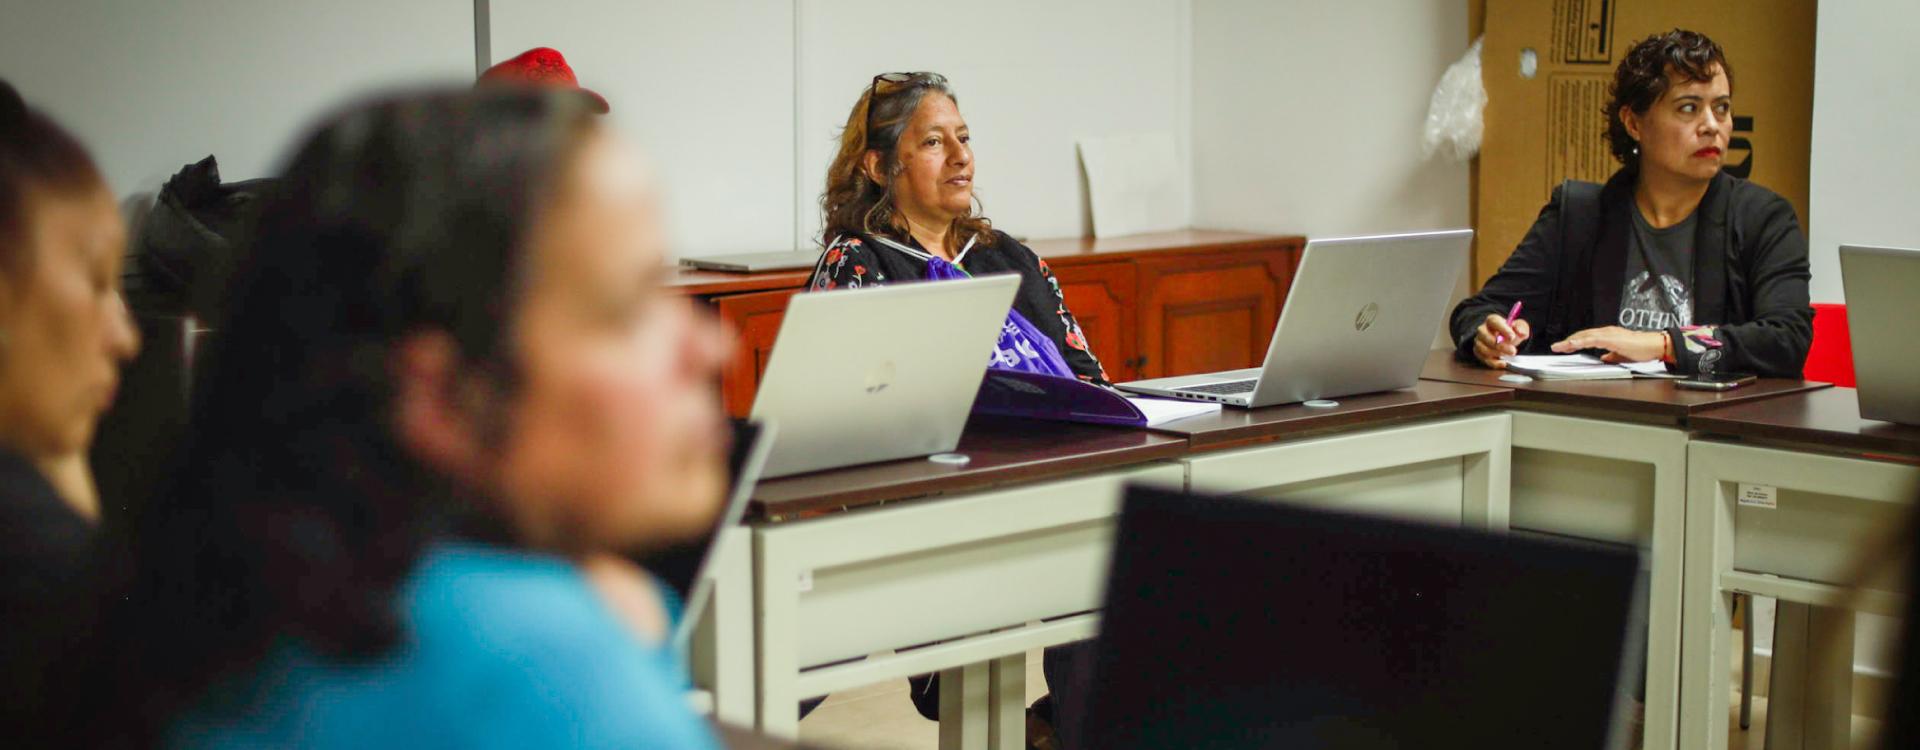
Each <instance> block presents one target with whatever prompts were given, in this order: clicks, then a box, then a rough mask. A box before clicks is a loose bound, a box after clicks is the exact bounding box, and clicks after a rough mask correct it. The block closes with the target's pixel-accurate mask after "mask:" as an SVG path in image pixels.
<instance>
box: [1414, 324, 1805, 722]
mask: <svg viewBox="0 0 1920 750" xmlns="http://www.w3.org/2000/svg"><path fill="white" fill-rule="evenodd" d="M1504 374H1506V373H1504V372H1502V371H1499V370H1493V369H1489V368H1486V367H1482V366H1480V365H1478V364H1468V363H1464V362H1460V361H1459V360H1457V359H1456V358H1455V357H1454V354H1453V352H1452V351H1451V350H1442V351H1435V352H1433V353H1432V354H1430V355H1428V357H1427V361H1426V365H1425V367H1424V369H1422V371H1421V377H1423V378H1426V379H1429V380H1435V381H1443V382H1451V383H1470V384H1475V385H1482V386H1487V387H1495V388H1504V389H1508V390H1511V391H1512V392H1513V396H1514V399H1513V406H1514V407H1515V408H1514V409H1513V410H1512V412H1511V417H1512V420H1513V442H1512V454H1511V455H1512V486H1511V494H1510V508H1511V511H1512V517H1511V518H1510V519H1509V524H1510V526H1511V527H1512V528H1515V529H1525V530H1529V531H1538V532H1545V533H1550V534H1555V535H1560V536H1572V537H1578V538H1584V539H1594V540H1600V541H1607V542H1614V543H1621V544H1633V545H1635V546H1638V547H1640V548H1642V549H1645V550H1647V552H1648V556H1649V558H1650V568H1651V572H1650V578H1649V586H1648V606H1647V619H1648V631H1647V636H1648V637H1647V703H1646V737H1647V747H1649V748H1652V747H1673V746H1674V745H1675V742H1676V741H1677V737H1678V736H1679V732H1680V729H1679V725H1680V723H1681V722H1680V718H1679V716H1680V705H1681V704H1680V697H1679V696H1680V693H1679V691H1680V685H1681V678H1680V672H1681V661H1680V657H1681V648H1680V647H1681V639H1682V627H1681V623H1682V620H1683V614H1682V612H1683V609H1684V605H1683V602H1682V596H1683V594H1684V590H1685V584H1684V581H1685V577H1686V549H1687V547H1686V545H1687V540H1688V523H1689V521H1688V519H1687V507H1688V495H1687V466H1688V461H1687V452H1688V444H1689V442H1690V440H1691V435H1690V433H1689V431H1688V425H1690V424H1693V423H1695V422H1696V421H1697V420H1699V419H1700V418H1702V417H1703V416H1705V415H1711V414H1714V413H1716V412H1717V411H1718V410H1720V409H1726V408H1735V407H1738V406H1740V405H1743V404H1756V403H1758V404H1764V403H1768V402H1770V401H1773V400H1778V399H1791V398H1793V397H1795V396H1797V395H1801V394H1807V393H1817V392H1820V391H1822V390H1825V389H1828V388H1829V387H1830V386H1828V385H1827V384H1825V383H1814V382H1807V381H1800V380H1789V379H1778V378H1763V379H1761V380H1760V381H1758V382H1756V383H1753V384H1751V385H1748V386H1745V387H1742V388H1738V389H1735V390H1732V391H1693V390H1686V389H1682V388H1678V387H1676V386H1675V385H1674V384H1673V382H1672V381H1670V380H1666V379H1658V378H1636V379H1633V380H1604V381H1594V380H1588V381H1569V380H1559V381H1556V380H1534V381H1531V382H1526V383H1512V382H1508V381H1504V380H1501V379H1500V376H1501V375H1504ZM1721 715H1723V716H1724V715H1725V714H1724V713H1723V714H1721ZM1680 745H1681V746H1685V747H1692V746H1694V745H1693V744H1692V743H1690V742H1681V743H1680Z"/></svg>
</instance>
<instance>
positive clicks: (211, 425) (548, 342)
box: [110, 88, 727, 724]
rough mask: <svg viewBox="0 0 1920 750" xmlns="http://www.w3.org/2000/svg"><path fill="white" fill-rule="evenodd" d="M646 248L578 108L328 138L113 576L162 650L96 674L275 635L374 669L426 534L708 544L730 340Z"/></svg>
mask: <svg viewBox="0 0 1920 750" xmlns="http://www.w3.org/2000/svg"><path fill="white" fill-rule="evenodd" d="M663 242H664V238H663V235H662V233H661V230H660V227H659V217H658V206H657V200H656V196H655V194H654V190H653V188H652V186H651V180H650V177H649V176H648V174H647V171H646V169H645V168H644V167H643V165H642V163H641V161H640V160H639V158H638V156H637V154H636V153H635V151H634V150H633V149H632V147H630V146H629V145H628V144H627V143H626V142H624V141H621V140H619V139H618V138H616V137H615V136H613V135H612V134H611V131H609V130H607V129H604V128H601V127H598V126H597V125H596V118H594V117H592V114H591V111H590V109H589V108H588V106H587V103H586V102H585V101H584V100H582V99H581V98H579V97H577V96H572V95H567V94H563V93H559V92H552V91H539V90H532V89H522V88H504V89H482V90H476V91H471V92H443V93H431V94H426V95H420V96H409V97H402V98H394V99H387V100H382V101H377V102H374V103H372V104H368V105H364V106H359V107H354V108H352V109H350V110H348V111H346V112H345V113H344V114H341V115H339V116H337V117H334V118H332V119H330V120H329V121H327V122H326V123H325V124H324V125H323V126H322V127H321V128H320V130H319V131H318V132H316V133H314V134H313V135H312V136H311V137H309V138H308V139H306V141H305V144H304V145H303V146H302V147H301V148H300V149H298V151H297V152H296V153H295V155H294V157H293V159H292V162H291V164H290V165H289V166H288V167H287V169H286V171H285V174H284V186H283V190H282V192H281V193H280V194H278V195H276V196H275V197H274V198H273V199H272V203H271V204H270V205H269V206H268V207H267V208H266V209H265V211H264V213H263V215H262V217H261V220H260V224H259V227H258V229H257V233H256V235H255V237H254V240H253V243H252V248H251V250H250V251H249V254H248V256H247V257H246V259H245V260H243V262H242V265H241V268H240V269H239V271H238V273H237V274H236V276H235V281H234V288H233V290H232V298H231V300H230V301H229V304H228V305H227V306H226V310H227V315H228V317H227V318H226V319H225V320H224V321H222V322H221V323H220V324H219V325H218V331H219V333H218V336H217V338H216V340H215V343H214V345H213V348H212V349H211V350H209V351H208V353H207V358H206V360H205V361H204V364H203V365H202V367H201V369H200V371H199V373H198V375H199V378H198V380H197V382H196V392H195V396H194V417H193V423H192V430H193V435H194V437H193V444H192V445H191V446H190V447H189V448H188V450H187V458H186V461H185V466H184V468H183V471H182V472H181V473H182V476H183V477H184V479H183V481H182V482H181V483H180V484H179V485H178V486H177V487H176V489H175V491H174V492H173V493H172V500H171V502H163V503H155V504H153V508H151V509H150V510H146V511H144V512H142V513H141V514H140V515H139V516H138V517H136V518H135V519H134V520H133V521H132V523H131V528H130V529H129V531H130V533H129V534H128V535H127V538H126V540H125V543H126V544H127V547H125V549H126V550H127V552H128V553H129V554H128V555H127V556H126V558H125V559H126V560H127V561H128V565H127V567H126V568H124V569H117V570H115V571H113V573H114V575H116V576H117V577H118V578H119V580H120V583H119V584H118V585H117V587H116V589H115V590H117V591H119V592H120V593H122V594H131V596H129V597H128V598H126V599H125V600H124V601H116V602H114V603H113V604H112V605H111V606H113V607H115V608H117V609H118V610H119V612H118V614H116V615H113V616H112V619H113V620H114V621H117V622H119V623H122V624H123V625H125V624H126V623H131V622H135V621H139V620H147V621H149V622H151V621H155V620H158V621H160V622H164V623H166V626H167V627H168V628H169V629H170V632H168V633H165V634H160V635H159V636H158V637H157V638H156V636H155V635H154V634H147V635H145V636H144V637H146V638H149V639H154V640H156V642H157V643H159V644H163V645H161V646H157V647H156V648H154V649H153V650H148V651H145V652H144V653H140V654H137V655H136V656H133V657H130V658H131V663H129V662H128V659H121V660H120V661H118V662H114V663H112V664H111V666H110V668H111V669H114V670H115V671H117V672H119V673H126V672H133V673H135V674H137V675H139V676H140V678H141V679H143V680H145V681H147V682H148V684H149V685H155V686H158V685H168V686H172V687H170V688H168V689H170V690H173V691H177V692H185V693H187V694H188V695H191V693H192V690H193V689H195V688H204V687H205V686H206V685H208V684H209V683H210V682H211V681H212V680H214V679H217V678H218V677H220V676H222V675H234V674H236V673H237V672H239V671H241V670H244V669H246V668H247V667H250V666H252V665H254V664H256V663H257V662H258V660H259V659H260V658H261V657H262V656H263V655H264V654H265V653H266V652H267V651H268V649H269V647H270V646H271V645H272V644H273V643H275V642H282V640H280V639H290V640H291V642H295V643H298V644H300V645H302V646H304V647H306V648H309V649H311V650H313V651H315V652H317V653H319V654H321V655H324V656H330V657H338V658H355V657H365V656H370V655H374V654H378V653H380V652H382V651H383V650H384V649H385V648H387V647H389V646H390V645H392V644H393V643H394V642H395V638H396V637H398V635H399V631H398V623H397V622H396V619H395V618H396V613H395V611H394V599H395V590H396V589H397V587H398V586H399V585H400V584H401V583H402V582H403V581H404V579H405V578H406V576H407V575H408V574H409V573H410V571H411V569H412V567H413V566H414V564H415V563H416V561H417V560H418V558H419V556H420V554H421V553H422V551H423V549H424V548H425V547H426V545H427V544H429V543H430V542H431V541H432V540H434V539H435V538H439V537H442V536H447V535H453V536H459V537H462V538H467V539H473V540H478V541H484V542H490V543H495V544H502V545H507V546H515V547H522V548H530V549H534V550H542V551H548V552H552V553H556V554H561V555H566V556H573V557H583V556H585V555H588V554H591V553H594V552H599V551H636V550H641V549H644V548H646V547H648V546H649V545H652V544H654V543H657V542H663V541H667V540H671V539H677V538H680V537H684V536H686V535H689V534H692V533H696V532H697V531H699V530H700V529H702V528H704V527H705V525H706V524H708V523H709V522H710V520H711V518H712V514H713V513H714V512H715V511H716V510H717V507H718V504H719V501H720V497H721V494H722V492H723V488H724V483H725V477H724V461H725V455H726V448H727V446H726V440H727V437H726V433H725V431H724V430H723V427H724V421H723V419H722V417H721V412H720V408H719V405H718V399H717V394H716V388H717V386H716V383H717V376H718V367H719V364H720V362H721V360H722V358H723V356H724V352H723V351H722V349H723V348H724V347H723V345H722V344H719V343H716V342H717V341H719V340H720V338H719V337H718V336H717V335H716V334H718V333H719V331H718V329H717V328H715V327H712V325H711V324H710V323H707V322H704V321H703V320H702V319H700V318H698V317H696V315H695V313H694V311H693V309H692V308H691V306H690V305H689V304H688V303H686V302H685V301H684V300H681V299H678V298H675V297H672V296H670V295H669V294H667V293H666V292H664V291H663V290H661V289H660V288H658V283H657V282H658V281H659V275H660V274H661V273H663V269H664V268H665V263H664V262H663V258H662V254H663V252H664V248H663ZM135 650H136V651H137V650H138V649H135ZM142 698H144V699H147V700H153V698H152V697H151V696H136V697H135V700H139V699H142ZM185 699H186V698H178V699H175V700H185ZM147 707H148V708H149V709H150V710H148V711H146V712H145V714H144V718H145V719H146V720H147V721H148V722H150V723H151V724H159V723H163V722H164V721H165V720H166V715H167V712H168V711H169V710H171V709H177V708H178V706H177V705H172V706H171V707H170V706H169V705H167V704H165V703H164V701H163V702H162V703H160V704H148V706H147Z"/></svg>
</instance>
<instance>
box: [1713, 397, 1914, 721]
mask: <svg viewBox="0 0 1920 750" xmlns="http://www.w3.org/2000/svg"><path fill="white" fill-rule="evenodd" d="M1690 421H1691V424H1692V425H1693V426H1694V427H1695V428H1696V429H1698V430H1700V431H1701V432H1702V433H1704V434H1703V435H1702V437H1701V438H1700V439H1696V440H1694V441H1693V442H1692V443H1691V444H1690V445H1689V446H1688V453H1687V473H1688V490H1687V494H1688V498H1687V502H1688V507H1687V522H1686V524H1687V551H1686V556H1687V572H1686V590H1687V593H1686V614H1685V639H1686V646H1685V653H1686V657H1685V658H1686V664H1685V667H1684V670H1685V671H1684V676H1683V681H1684V683H1685V684H1687V685H1688V686H1689V688H1688V691H1687V695H1686V696H1685V697H1684V699H1683V700H1684V702H1683V704H1682V708H1683V710H1684V715H1685V716H1687V717H1689V719H1688V721H1687V722H1686V723H1684V724H1683V726H1682V729H1683V735H1682V740H1683V742H1684V743H1685V746H1687V747H1721V746H1724V745H1725V744H1726V742H1727V723H1726V720H1725V719H1726V716H1727V700H1728V693H1729V690H1728V685H1727V680H1728V677H1729V675H1728V670H1727V656H1728V652H1729V650H1730V648H1731V643H1730V641H1731V625H1732V620H1731V609H1732V597H1733V595H1734V594H1752V595H1756V596H1767V597H1774V598H1775V599H1777V600H1779V609H1778V616H1777V618H1776V622H1777V626H1776V631H1775V632H1776V635H1775V641H1774V657H1773V669H1772V674H1773V683H1772V692H1771V693H1770V694H1769V696H1768V702H1767V706H1768V710H1767V719H1768V725H1769V726H1768V734H1767V739H1768V744H1769V745H1770V746H1771V747H1773V748H1776V749H1781V748H1844V747H1847V746H1848V745H1849V743H1850V741H1851V724H1852V714H1853V699H1852V696H1853V679H1854V675H1853V648H1852V646H1853V631H1854V623H1855V614H1856V613H1858V612H1866V613H1870V614H1876V615H1884V616H1890V617H1899V616H1903V615H1904V608H1905V605H1904V601H1905V597H1906V596H1907V595H1908V592H1907V591H1906V590H1904V589H1902V588H1901V587H1900V584H1898V583H1894V582H1891V581H1885V580H1872V581H1867V582H1864V586H1863V582H1862V581H1860V580H1857V579H1856V578H1855V576H1856V574H1857V571H1856V570H1855V568H1854V566H1855V565H1856V564H1857V563H1859V562H1860V559H1859V558H1860V556H1861V555H1863V554H1866V553H1867V552H1868V551H1870V550H1871V549H1872V548H1873V544H1874V542H1873V540H1876V539H1880V538H1882V537H1883V536H1884V535H1885V534H1886V533H1888V532H1889V531H1890V530H1899V531H1901V532H1904V530H1905V529H1906V528H1908V525H1907V524H1906V523H1905V520H1906V518H1907V514H1908V513H1909V512H1910V506H1911V504H1912V503H1913V502H1914V500H1915V498H1916V497H1920V428H1915V427H1911V426H1904V425H1895V424H1889V423H1885V422H1874V421H1870V420H1863V419H1861V418H1860V410H1859V400H1858V396H1857V394H1856V393H1855V391H1854V390H1853V389H1851V388H1832V389H1827V390H1821V391H1814V392H1811V393H1805V394H1799V395H1795V396H1790V397H1786V398H1780V399H1768V400H1764V401H1756V402H1753V403H1748V404H1742V405H1738V406H1732V407H1728V408H1726V409H1721V410H1715V411H1713V412H1709V413H1707V414H1703V415H1701V416H1699V417H1696V418H1693V419H1692V420H1690ZM1743 490H1750V491H1752V492H1753V493H1754V495H1755V497H1754V498H1753V499H1752V500H1750V501H1747V502H1743V501H1742V499H1741V498H1742V496H1743V495H1742V492H1743ZM1889 567H1890V566H1889ZM1816 644H1835V645H1837V647H1836V648H1833V649H1817V648H1814V646H1815V645H1816ZM1716 659H1717V661H1716ZM1694 686H1698V687H1697V688H1695V687H1694ZM1895 710H1898V709H1895ZM1714 711H1718V712H1719V713H1717V714H1716V713H1713V712H1714ZM1693 717H1706V718H1707V720H1705V721H1699V720H1696V719H1694V718H1693ZM1715 718H1718V719H1719V720H1718V721H1715V720H1713V719H1715ZM1716 742H1717V743H1719V744H1717V745H1716V744H1713V743H1716Z"/></svg>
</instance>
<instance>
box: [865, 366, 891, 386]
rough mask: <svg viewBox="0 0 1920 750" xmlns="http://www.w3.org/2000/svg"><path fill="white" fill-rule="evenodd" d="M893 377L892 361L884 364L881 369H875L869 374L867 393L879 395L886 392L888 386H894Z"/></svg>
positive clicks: (866, 384)
mask: <svg viewBox="0 0 1920 750" xmlns="http://www.w3.org/2000/svg"><path fill="white" fill-rule="evenodd" d="M893 375H894V372H893V362H891V361H888V362H882V363H881V364H880V366H879V367H875V368H873V370H872V371H871V372H868V373H867V382H866V383H865V384H864V387H865V389H866V391H867V393H879V392H881V391H884V390H886V389H887V386H890V385H893Z"/></svg>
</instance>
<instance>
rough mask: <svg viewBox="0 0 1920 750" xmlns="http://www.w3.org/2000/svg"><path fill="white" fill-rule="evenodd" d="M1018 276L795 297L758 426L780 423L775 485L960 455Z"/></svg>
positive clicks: (757, 408)
mask: <svg viewBox="0 0 1920 750" xmlns="http://www.w3.org/2000/svg"><path fill="white" fill-rule="evenodd" d="M1019 285H1020V277H1019V276H1017V275H1014V274H1002V275H996V276H983V277H979V278H973V279H960V280H956V281H934V282H917V283H909V284H895V285H893V286H884V287H873V288H866V289H843V290H837V291H831V292H812V293H808V294H798V295H794V297H793V301H792V302H790V303H788V305H787V314H786V319H785V320H783V321H782V322H781V324H780V336H779V338H776V339H774V343H773V354H772V355H771V356H769V357H768V359H767V370H766V374H765V375H764V376H762V377H761V379H760V391H759V395H758V396H756V397H755V398H754V401H753V418H754V419H756V420H760V421H771V422H774V423H777V424H779V425H780V442H779V444H778V445H775V446H774V447H773V456H772V457H770V458H769V459H767V468H766V472H765V474H766V475H767V476H770V477H777V476H786V475H788V474H798V473H801V472H806V471H815V470H819V469H832V468H837V467H841V466H853V465H855V464H864V463H872V462H874V461H887V460H891V459H896V458H909V457H914V456H925V455H928V454H931V453H940V452H942V451H950V450H953V448H954V446H956V445H959V443H960V430H961V428H963V427H965V426H966V424H967V414H968V412H969V411H971V410H972V408H973V397H974V396H975V395H976V394H977V393H979V391H980V381H981V379H982V378H983V377H985V376H986V371H987V363H988V362H989V361H990V360H991V359H992V357H993V349H994V343H995V342H996V341H998V340H999V337H1000V327H1001V326H1002V325H1004V324H1005V323H1006V319H1007V310H1008V309H1010V308H1012V307H1013V292H1014V289H1016V288H1017V287H1019Z"/></svg>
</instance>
